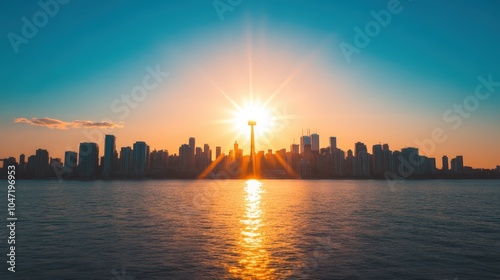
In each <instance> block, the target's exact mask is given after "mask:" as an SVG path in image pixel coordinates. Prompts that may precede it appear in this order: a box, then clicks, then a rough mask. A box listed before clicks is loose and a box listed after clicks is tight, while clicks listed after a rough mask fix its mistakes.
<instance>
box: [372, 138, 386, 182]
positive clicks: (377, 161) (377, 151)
mask: <svg viewBox="0 0 500 280" xmlns="http://www.w3.org/2000/svg"><path fill="white" fill-rule="evenodd" d="M372 153H373V162H372V164H373V175H381V174H382V173H383V172H384V153H383V150H382V145H380V144H377V145H373V147H372Z"/></svg>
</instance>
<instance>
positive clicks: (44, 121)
mask: <svg viewBox="0 0 500 280" xmlns="http://www.w3.org/2000/svg"><path fill="white" fill-rule="evenodd" d="M14 122H15V123H27V124H29V125H34V126H45V127H47V128H50V129H70V128H122V127H123V125H121V124H117V123H113V122H110V121H101V122H95V121H88V120H86V121H80V120H75V121H70V122H65V121H61V120H58V119H52V118H31V119H27V118H17V119H15V120H14Z"/></svg>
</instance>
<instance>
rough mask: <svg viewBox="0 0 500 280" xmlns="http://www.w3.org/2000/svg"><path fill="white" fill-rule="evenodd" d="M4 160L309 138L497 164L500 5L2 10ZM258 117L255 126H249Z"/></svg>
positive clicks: (188, 4)
mask: <svg viewBox="0 0 500 280" xmlns="http://www.w3.org/2000/svg"><path fill="white" fill-rule="evenodd" d="M0 20H1V25H0V31H1V32H0V33H1V35H2V39H1V40H0V61H1V62H2V63H1V68H0V98H1V101H0V134H1V136H2V137H0V158H5V157H9V156H14V157H16V158H19V155H20V154H21V153H24V154H26V155H27V156H29V155H32V154H34V153H35V150H36V149H38V148H43V149H47V150H49V155H50V156H52V157H59V158H63V155H64V151H68V150H72V151H78V146H79V143H80V142H97V143H98V144H99V146H100V153H101V154H102V153H103V150H104V140H103V139H104V135H105V134H113V135H115V136H116V137H117V147H118V149H119V148H120V147H124V146H132V145H133V143H134V142H135V141H146V142H147V143H148V145H150V147H151V149H158V150H160V149H167V150H168V151H169V153H170V154H175V153H178V149H179V146H180V145H181V144H184V143H187V142H188V138H189V137H195V138H196V145H197V146H201V147H202V146H203V144H204V143H207V144H209V145H210V146H211V148H212V149H213V150H215V146H221V147H222V149H223V151H224V152H226V153H227V152H228V151H229V150H230V149H231V148H232V144H233V143H234V141H238V143H239V144H240V147H242V148H243V149H244V152H245V153H249V140H248V135H249V129H248V126H247V124H246V118H255V119H257V120H258V122H257V125H256V127H255V129H256V136H257V143H256V149H257V150H267V149H273V150H277V149H281V148H286V149H287V150H289V147H290V144H292V143H299V138H300V136H301V135H302V134H303V133H304V134H305V133H307V131H308V130H309V131H310V132H311V133H313V132H317V133H318V134H319V135H320V146H321V147H327V146H329V143H328V139H329V137H330V136H335V137H337V144H338V147H339V148H341V149H343V150H345V151H347V150H348V149H354V143H355V142H358V141H361V142H364V143H365V144H366V145H367V146H368V149H369V151H371V147H372V145H374V144H379V143H388V144H389V146H390V148H391V149H392V150H399V149H401V148H404V147H418V148H419V150H420V153H421V154H424V155H427V156H429V157H435V158H437V159H438V160H437V165H438V167H440V166H441V160H440V158H441V157H442V156H443V155H447V156H448V157H449V158H453V157H455V156H457V155H463V156H464V164H465V165H468V166H472V167H477V168H494V167H495V166H496V165H500V149H498V148H497V145H498V143H499V142H500V126H499V124H500V110H499V108H500V63H499V62H500V53H499V52H498V50H499V49H500V2H498V1H494V0H491V1H486V0H481V1H472V0H467V1H465V0H462V1H454V2H453V4H447V3H445V1H431V0H419V1H411V0H401V1H395V0H389V1H382V0H381V1H326V0H324V1H314V0H303V1H302V0H294V1H285V0H275V1H270V0H252V1H249V0H241V1H239V0H220V1H217V0H216V1H211V0H210V1H209V0H207V1H205V0H203V1H201V0H198V1H190V0H186V1H175V2H172V1H159V0H158V1H154V0H151V1H120V2H116V1H77V0H60V1H56V0H41V1H40V2H38V1H3V2H2V3H1V4H0ZM249 108H258V110H257V111H259V112H258V113H253V114H250V116H249V115H247V114H245V112H246V111H247V110H249Z"/></svg>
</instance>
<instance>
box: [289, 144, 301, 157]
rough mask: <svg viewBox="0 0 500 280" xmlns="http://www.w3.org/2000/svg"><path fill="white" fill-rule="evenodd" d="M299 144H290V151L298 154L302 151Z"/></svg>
mask: <svg viewBox="0 0 500 280" xmlns="http://www.w3.org/2000/svg"><path fill="white" fill-rule="evenodd" d="M299 147H300V146H299V144H292V145H290V152H291V153H292V154H294V155H298V154H299V153H300V148H299Z"/></svg>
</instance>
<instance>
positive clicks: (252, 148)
mask: <svg viewBox="0 0 500 280" xmlns="http://www.w3.org/2000/svg"><path fill="white" fill-rule="evenodd" d="M248 125H249V126H250V162H251V163H252V165H251V166H252V175H253V176H255V139H254V133H253V127H254V126H255V125H257V122H256V121H248Z"/></svg>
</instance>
